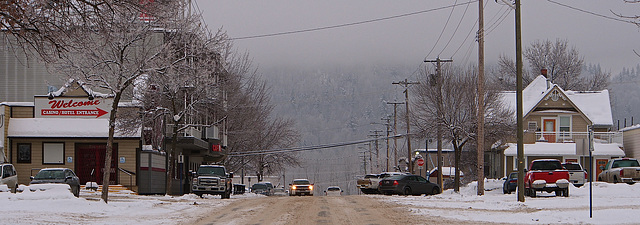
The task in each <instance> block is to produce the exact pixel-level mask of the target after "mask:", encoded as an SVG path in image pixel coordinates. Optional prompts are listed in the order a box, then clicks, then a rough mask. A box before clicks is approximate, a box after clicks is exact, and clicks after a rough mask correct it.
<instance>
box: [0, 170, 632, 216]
mask: <svg viewBox="0 0 640 225" xmlns="http://www.w3.org/2000/svg"><path fill="white" fill-rule="evenodd" d="M21 188H22V189H25V190H26V189H28V186H21ZM485 188H486V189H487V190H488V191H486V192H485V195H484V196H476V189H475V184H474V183H472V184H471V185H469V186H467V187H463V188H462V189H461V191H460V193H454V192H453V191H452V190H446V191H445V192H444V193H442V194H440V195H436V196H408V197H405V196H382V195H369V197H370V198H374V199H378V200H380V201H387V202H393V203H397V204H401V205H406V208H407V210H410V211H411V212H413V213H416V214H421V215H426V216H440V217H445V218H450V219H459V220H467V221H477V222H497V223H524V224H560V223H562V224H638V223H639V222H640V213H638V212H640V184H636V185H627V184H608V183H601V182H596V183H594V184H593V209H594V211H593V218H589V185H588V184H587V185H585V186H583V187H581V188H575V187H573V186H571V187H570V196H569V197H567V198H565V197H555V194H554V193H550V194H547V193H540V194H539V196H540V197H538V198H530V197H526V201H525V202H524V203H521V202H518V201H517V195H516V194H506V195H505V194H502V189H501V188H502V181H499V180H488V181H487V182H486V184H485ZM3 191H4V192H0V210H1V211H2V212H3V216H2V219H1V220H0V223H2V224H50V223H53V224H81V223H83V224H84V223H86V224H120V223H122V222H125V221H126V222H127V223H132V222H133V223H135V224H189V223H191V222H193V221H194V219H195V218H197V217H201V216H203V214H205V213H206V212H209V211H210V210H213V209H214V208H216V207H223V206H226V205H228V204H230V203H231V202H235V201H243V199H245V198H264V197H265V196H262V195H255V194H251V193H247V194H245V195H232V196H231V199H230V200H226V199H225V200H222V199H220V197H219V196H205V198H204V199H201V198H199V197H197V196H195V195H192V194H189V195H184V196H180V197H171V196H138V195H131V194H111V195H110V198H109V199H110V201H109V204H104V203H103V202H101V201H100V193H97V192H92V191H87V190H82V193H81V197H80V198H75V197H73V195H71V193H70V192H69V191H68V190H66V187H65V185H60V186H59V187H58V188H53V190H47V191H35V192H31V191H24V192H22V193H17V194H12V193H9V192H6V189H5V190H3Z"/></svg>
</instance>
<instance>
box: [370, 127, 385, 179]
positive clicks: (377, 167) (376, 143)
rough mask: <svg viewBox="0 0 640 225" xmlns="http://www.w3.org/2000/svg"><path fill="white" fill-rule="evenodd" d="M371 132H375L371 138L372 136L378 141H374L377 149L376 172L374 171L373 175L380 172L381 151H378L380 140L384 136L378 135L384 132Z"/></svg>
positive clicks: (371, 135)
mask: <svg viewBox="0 0 640 225" xmlns="http://www.w3.org/2000/svg"><path fill="white" fill-rule="evenodd" d="M369 132H373V134H370V135H369V136H370V137H373V138H375V139H376V140H375V141H374V145H375V149H376V171H373V170H372V171H371V172H372V173H373V172H375V173H377V172H379V170H380V157H379V152H380V151H379V150H378V149H379V148H378V138H379V137H380V136H382V134H378V133H380V132H382V131H381V130H371V131H369Z"/></svg>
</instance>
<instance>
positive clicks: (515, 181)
mask: <svg viewBox="0 0 640 225" xmlns="http://www.w3.org/2000/svg"><path fill="white" fill-rule="evenodd" d="M509 183H518V180H511V181H509Z"/></svg>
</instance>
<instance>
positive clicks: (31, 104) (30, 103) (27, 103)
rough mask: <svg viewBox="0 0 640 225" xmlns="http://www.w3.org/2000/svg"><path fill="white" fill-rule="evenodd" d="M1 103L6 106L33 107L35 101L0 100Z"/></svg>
mask: <svg viewBox="0 0 640 225" xmlns="http://www.w3.org/2000/svg"><path fill="white" fill-rule="evenodd" d="M0 105H6V106H31V107H33V105H34V104H33V102H0Z"/></svg>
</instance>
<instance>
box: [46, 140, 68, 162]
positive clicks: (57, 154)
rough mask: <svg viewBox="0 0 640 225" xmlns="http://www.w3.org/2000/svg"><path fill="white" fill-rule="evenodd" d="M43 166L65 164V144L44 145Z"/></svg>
mask: <svg viewBox="0 0 640 225" xmlns="http://www.w3.org/2000/svg"><path fill="white" fill-rule="evenodd" d="M42 164H64V143H43V144H42Z"/></svg>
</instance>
